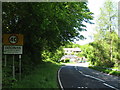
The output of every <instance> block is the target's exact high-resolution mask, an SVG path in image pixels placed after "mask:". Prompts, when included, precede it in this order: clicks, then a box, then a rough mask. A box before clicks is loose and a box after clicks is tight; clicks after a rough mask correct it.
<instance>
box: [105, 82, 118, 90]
mask: <svg viewBox="0 0 120 90" xmlns="http://www.w3.org/2000/svg"><path fill="white" fill-rule="evenodd" d="M103 84H104V85H106V86H108V87H110V88H113V89H116V90H119V89H117V88H115V87H113V86H111V85H109V84H107V83H103Z"/></svg>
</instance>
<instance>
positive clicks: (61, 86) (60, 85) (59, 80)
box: [58, 66, 66, 90]
mask: <svg viewBox="0 0 120 90" xmlns="http://www.w3.org/2000/svg"><path fill="white" fill-rule="evenodd" d="M63 67H66V66H62V67H61V68H60V69H59V70H58V81H59V84H60V87H61V89H62V90H64V89H63V86H62V83H61V81H60V76H59V75H60V70H61V69H62V68H63Z"/></svg>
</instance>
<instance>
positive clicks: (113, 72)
mask: <svg viewBox="0 0 120 90" xmlns="http://www.w3.org/2000/svg"><path fill="white" fill-rule="evenodd" d="M89 68H91V69H95V70H98V71H100V72H103V73H107V74H110V75H115V76H120V71H116V70H110V69H105V68H102V67H94V66H89Z"/></svg>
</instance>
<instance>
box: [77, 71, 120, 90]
mask: <svg viewBox="0 0 120 90" xmlns="http://www.w3.org/2000/svg"><path fill="white" fill-rule="evenodd" d="M79 72H80V73H81V74H82V75H84V76H86V77H90V78H94V79H96V80H99V81H101V82H105V81H104V80H102V79H99V78H96V77H93V76H91V75H86V74H84V73H83V72H82V71H79ZM103 84H104V85H106V86H108V87H110V88H113V89H115V90H119V89H117V88H115V87H113V86H111V85H109V84H107V83H103Z"/></svg>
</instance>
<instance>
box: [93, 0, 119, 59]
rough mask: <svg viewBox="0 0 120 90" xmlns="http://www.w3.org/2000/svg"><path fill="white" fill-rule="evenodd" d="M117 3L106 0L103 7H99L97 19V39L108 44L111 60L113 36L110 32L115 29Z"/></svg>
mask: <svg viewBox="0 0 120 90" xmlns="http://www.w3.org/2000/svg"><path fill="white" fill-rule="evenodd" d="M116 6H117V5H115V3H113V2H112V1H111V0H106V2H105V3H104V7H102V8H100V12H101V13H100V16H99V18H98V20H97V31H98V34H96V35H95V37H96V39H97V40H102V41H103V42H105V41H106V42H107V43H109V44H110V49H109V51H110V60H111V61H112V60H113V41H114V40H113V39H114V38H113V37H112V33H114V32H115V30H116V29H117V24H116V22H117V21H116V20H117V9H116V8H117V7H116Z"/></svg>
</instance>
